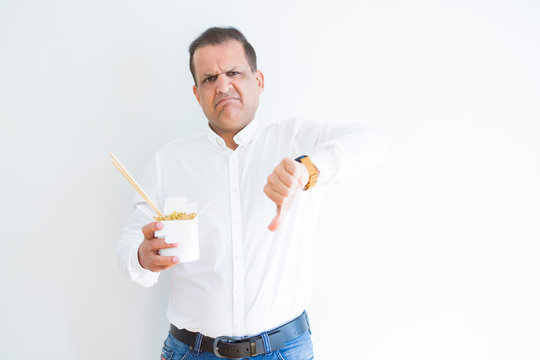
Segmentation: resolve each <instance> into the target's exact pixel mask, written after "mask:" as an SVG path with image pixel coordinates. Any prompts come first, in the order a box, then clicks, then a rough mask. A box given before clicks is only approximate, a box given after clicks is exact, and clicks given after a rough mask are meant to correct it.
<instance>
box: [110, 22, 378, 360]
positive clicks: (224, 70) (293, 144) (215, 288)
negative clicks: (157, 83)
mask: <svg viewBox="0 0 540 360" xmlns="http://www.w3.org/2000/svg"><path fill="white" fill-rule="evenodd" d="M189 50H190V70H191V73H192V75H193V79H194V82H195V84H194V85H193V93H194V95H195V97H196V99H197V101H198V102H199V104H200V106H201V108H202V110H203V112H204V114H205V116H206V117H207V118H208V125H209V129H208V133H207V134H204V135H201V136H195V137H190V138H184V139H179V140H176V141H173V142H171V143H169V144H166V145H165V146H163V147H162V148H161V149H160V150H159V151H158V152H157V153H156V154H155V156H154V158H153V160H152V162H151V163H150V166H149V167H148V169H147V171H146V174H145V176H144V178H143V182H142V183H143V188H144V189H146V190H147V192H148V194H149V196H150V198H151V199H154V201H156V202H157V203H158V204H159V205H158V206H161V208H162V207H163V203H164V201H165V199H166V198H167V197H172V196H180V195H183V196H186V197H188V198H189V200H190V201H193V202H197V203H198V204H200V205H201V206H204V205H205V204H212V205H211V206H210V207H209V208H208V210H207V211H205V212H204V213H202V214H200V216H199V234H200V236H199V237H200V259H199V260H198V261H195V262H186V263H182V259H179V258H177V257H174V256H160V255H159V250H160V249H164V248H169V247H175V246H177V245H176V244H167V243H166V242H165V241H164V240H163V239H159V238H156V237H155V231H157V230H159V229H161V228H162V224H161V223H159V222H152V223H149V224H146V225H144V224H145V223H146V221H145V218H144V215H143V214H142V212H140V211H137V210H136V211H134V213H133V215H132V217H131V218H130V220H129V221H128V223H127V225H126V228H125V231H124V233H123V236H122V239H121V241H120V244H119V258H120V263H121V266H122V267H123V268H124V269H125V270H126V271H127V273H128V275H129V276H130V278H131V279H132V280H134V281H137V282H138V283H140V284H142V285H143V286H151V285H153V284H154V283H155V282H156V281H157V280H158V276H159V272H160V271H163V270H165V269H168V268H171V267H172V268H173V270H172V271H173V274H172V279H171V289H170V299H169V306H168V311H167V316H168V319H169V320H170V322H171V331H170V334H169V336H168V337H167V339H166V340H165V344H164V347H163V350H162V354H161V355H162V358H163V359H186V358H188V357H190V356H194V355H195V356H198V357H199V358H201V359H217V358H220V357H225V358H256V359H285V360H303V359H312V358H313V349H312V343H311V338H310V334H311V330H310V329H309V324H308V321H307V315H306V313H305V311H304V309H305V307H306V306H307V303H308V300H309V297H310V291H311V266H312V264H311V256H310V255H311V243H312V241H313V238H314V237H315V233H314V230H315V224H316V221H317V219H316V215H317V214H316V213H317V211H316V209H317V205H318V204H320V198H321V196H322V192H323V191H322V190H323V189H324V187H325V185H327V184H331V183H337V182H340V181H342V180H346V179H351V178H355V177H358V176H359V175H360V174H362V173H364V172H366V171H368V170H369V169H371V168H372V167H373V166H374V164H375V163H376V162H377V161H378V159H379V158H380V157H381V156H382V154H383V153H384V152H385V150H386V142H385V140H384V137H383V136H382V135H380V134H379V133H378V132H377V131H375V130H373V129H367V128H361V127H358V126H356V125H350V126H332V125H329V124H322V123H313V122H305V121H299V120H297V119H289V120H286V121H282V122H277V123H271V124H265V123H263V122H262V120H260V119H258V118H257V117H256V111H257V107H258V104H259V96H260V95H261V94H262V93H263V91H264V76H263V74H262V72H260V71H259V70H257V63H256V55H255V51H254V49H253V47H252V46H251V45H250V44H249V42H247V40H246V39H245V37H244V36H243V35H242V34H241V33H240V32H239V31H238V30H236V29H234V28H210V29H208V30H206V31H205V32H204V33H203V34H201V35H200V36H199V37H198V38H197V39H195V40H194V41H193V43H192V44H191V46H190V49H189ZM315 185H317V186H316V187H315ZM135 203H136V204H137V203H143V200H142V198H140V197H139V196H137V198H136V199H135ZM141 227H142V232H143V234H144V239H141V236H140V231H141Z"/></svg>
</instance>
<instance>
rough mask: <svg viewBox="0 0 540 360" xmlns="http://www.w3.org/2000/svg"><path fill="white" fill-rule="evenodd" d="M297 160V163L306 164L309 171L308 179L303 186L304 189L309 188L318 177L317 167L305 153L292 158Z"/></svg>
mask: <svg viewBox="0 0 540 360" xmlns="http://www.w3.org/2000/svg"><path fill="white" fill-rule="evenodd" d="M294 160H296V161H298V162H299V163H302V164H304V165H305V166H306V168H307V170H308V173H309V180H308V182H307V184H306V186H304V190H307V189H311V188H312V187H314V186H315V185H316V184H317V180H318V179H319V173H320V171H319V169H317V167H316V166H315V165H314V164H313V163H312V162H311V159H310V158H309V157H308V156H307V155H302V156H299V157H297V158H296V159H294Z"/></svg>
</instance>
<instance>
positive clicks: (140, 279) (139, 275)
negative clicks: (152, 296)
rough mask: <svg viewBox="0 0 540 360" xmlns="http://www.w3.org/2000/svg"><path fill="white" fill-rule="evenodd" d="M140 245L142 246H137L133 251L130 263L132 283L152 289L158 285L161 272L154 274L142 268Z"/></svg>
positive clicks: (129, 269) (129, 270)
mask: <svg viewBox="0 0 540 360" xmlns="http://www.w3.org/2000/svg"><path fill="white" fill-rule="evenodd" d="M139 245H140V244H136V246H134V247H133V248H132V249H131V253H130V261H129V264H128V272H129V277H130V278H131V280H132V281H135V282H137V283H139V284H141V285H142V286H144V287H150V286H152V285H154V284H155V283H157V281H158V278H159V272H153V271H150V270H147V269H145V268H143V267H142V266H141V264H140V263H139V257H138V253H139Z"/></svg>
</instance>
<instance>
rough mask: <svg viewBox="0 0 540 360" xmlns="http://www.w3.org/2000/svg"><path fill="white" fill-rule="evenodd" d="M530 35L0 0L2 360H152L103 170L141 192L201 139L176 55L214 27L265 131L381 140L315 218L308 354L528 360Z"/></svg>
mask: <svg viewBox="0 0 540 360" xmlns="http://www.w3.org/2000/svg"><path fill="white" fill-rule="evenodd" d="M539 24H540V5H539V3H538V2H536V1H532V0H531V1H502V0H501V1H471V0H467V1H465V0H463V1H446V2H444V1H420V0H415V1H406V2H405V1H375V0H373V1H350V2H346V1H332V2H330V1H324V2H315V1H273V2H271V3H270V2H267V3H264V4H259V3H256V2H251V1H244V2H242V1H227V2H225V1H189V2H188V1H172V0H168V1H166V0H164V1H142V0H138V1H128V0H124V1H122V0H114V1H110V0H107V1H97V0H94V1H69V0H57V1H14V0H13V1H10V0H1V1H0V99H1V101H0V121H1V128H0V161H1V162H0V171H1V177H0V178H1V186H0V199H1V201H2V206H1V207H0V209H1V217H0V218H1V220H0V221H1V229H2V233H3V236H2V250H1V254H2V256H1V261H0V264H1V265H0V266H1V274H2V286H1V296H0V357H1V358H2V359H28V358H34V359H55V360H57V359H141V360H142V359H155V358H157V357H158V356H159V351H160V348H161V343H162V341H163V339H164V337H165V335H166V333H167V325H168V324H167V321H166V319H165V307H166V301H167V299H166V297H167V276H165V277H164V278H162V279H161V281H160V283H159V284H158V285H157V286H156V287H154V288H152V289H143V288H141V287H139V286H137V285H135V284H132V283H130V282H129V281H128V280H127V279H125V278H124V277H123V275H122V274H121V273H120V271H119V269H118V267H117V263H116V255H115V251H116V250H115V249H116V243H117V240H118V236H119V233H120V230H121V226H122V225H123V223H124V221H125V220H126V219H127V216H128V213H129V211H130V209H129V207H130V202H131V199H132V196H133V194H134V192H133V190H132V189H131V188H130V187H129V185H128V183H127V182H126V181H125V180H124V179H123V178H121V176H120V175H119V173H118V172H117V171H116V169H114V168H113V166H112V165H111V163H110V161H109V158H108V156H107V153H108V152H109V151H113V152H115V153H116V154H117V155H118V156H119V158H120V159H121V160H122V161H123V162H124V163H125V165H126V166H127V167H128V168H129V169H130V170H131V172H132V173H133V174H134V175H135V176H136V177H140V176H141V175H142V171H143V169H144V168H145V167H146V164H147V162H148V161H149V159H150V157H151V155H152V153H153V152H154V151H155V150H156V149H157V148H158V147H159V146H161V145H162V144H163V143H164V142H166V141H169V140H171V139H173V138H176V137H180V136H186V135H191V134H194V133H196V132H199V131H201V130H203V129H204V128H205V126H206V125H205V121H204V117H203V115H202V112H201V111H200V109H199V108H198V105H197V103H196V101H195V99H194V97H193V95H192V94H191V79H190V74H189V71H188V66H187V62H188V54H187V47H188V45H189V43H190V41H191V40H192V39H193V38H195V37H196V36H197V35H198V34H199V33H200V32H202V31H203V30H204V29H206V28H207V27H209V26H214V25H233V26H236V27H238V28H239V29H241V30H242V31H243V32H244V33H245V34H246V36H247V37H248V39H249V40H250V41H251V42H252V43H253V45H254V46H255V48H256V50H257V51H258V55H259V65H260V68H261V69H262V70H263V71H264V73H265V75H266V92H265V94H264V95H263V98H262V106H261V108H260V113H261V114H262V115H263V116H265V117H278V118H281V117H286V116H291V115H295V116H302V117H306V118H312V119H317V120H327V121H336V120H340V119H352V118H354V119H358V120H360V121H362V122H364V123H365V124H367V125H371V126H374V127H376V128H379V129H380V130H382V131H383V132H385V133H386V134H387V135H388V137H389V138H390V140H391V151H390V153H389V154H388V156H387V158H386V161H385V162H384V163H383V164H382V165H381V166H380V167H379V168H378V169H377V170H376V171H374V172H372V173H371V174H369V175H367V176H365V177H364V178H363V179H362V181H361V182H359V183H356V184H348V185H344V186H341V187H336V188H335V189H332V191H331V196H330V197H329V199H328V201H327V204H326V210H325V214H324V215H325V221H323V222H321V229H320V230H321V231H320V238H319V239H316V243H317V245H316V247H315V254H314V256H315V259H316V269H315V279H314V280H315V292H314V298H313V303H312V306H311V308H310V309H309V311H310V315H311V320H312V327H313V331H314V334H313V335H314V341H315V346H316V353H317V358H318V359H338V358H347V359H385V360H386V359H461V360H463V359H474V360H479V359H490V360H492V359H538V358H540V348H539V347H538V339H539V338H540V307H539V305H538V304H539V303H540V285H539V283H540V281H539V275H540V264H539V261H538V258H539V250H540V245H539V240H540V230H539V216H540V205H539V204H540V186H539V185H540V166H539V165H540V161H539V160H540V145H539V141H538V137H539V135H540V125H539V120H540V105H539V104H540V101H539V99H540V73H539V66H538V64H540V40H539V39H540V36H539V35H540V25H539ZM336 210H339V211H336ZM351 352H352V353H351Z"/></svg>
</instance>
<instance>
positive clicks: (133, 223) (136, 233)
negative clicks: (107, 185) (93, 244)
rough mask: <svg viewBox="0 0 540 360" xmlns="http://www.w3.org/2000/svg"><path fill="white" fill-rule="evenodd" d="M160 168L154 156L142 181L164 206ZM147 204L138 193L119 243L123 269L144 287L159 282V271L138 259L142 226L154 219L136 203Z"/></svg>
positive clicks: (156, 201)
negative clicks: (143, 264)
mask: <svg viewBox="0 0 540 360" xmlns="http://www.w3.org/2000/svg"><path fill="white" fill-rule="evenodd" d="M160 176H161V172H160V168H159V159H158V156H157V155H156V156H154V158H153V159H152V161H151V162H150V165H149V166H148V167H147V169H146V171H145V174H144V176H143V178H142V180H141V182H140V184H141V187H142V188H143V189H144V191H145V192H146V193H147V194H148V196H149V197H150V199H151V200H152V201H153V202H155V203H156V206H158V207H160V208H162V204H161V203H160V199H161V197H160V196H159V195H160V194H159V184H160ZM138 204H142V205H144V206H148V205H146V202H145V201H144V199H143V198H142V197H141V196H140V195H139V194H138V193H137V194H136V196H135V198H134V200H133V212H132V214H131V216H130V218H129V220H128V221H127V223H126V224H125V226H124V229H123V231H122V235H121V237H120V241H119V243H118V249H117V255H118V263H119V265H120V268H121V269H122V271H123V272H124V273H125V274H126V275H127V276H128V278H129V279H131V280H132V281H135V282H137V283H138V284H140V285H142V286H144V287H150V286H152V285H154V284H155V283H157V281H158V278H159V272H153V271H150V270H146V269H145V268H143V267H142V266H141V264H140V263H139V259H138V251H139V245H140V244H141V242H142V241H143V234H142V231H141V229H142V227H143V226H144V225H146V224H148V223H150V222H152V221H153V220H151V219H149V218H148V217H147V216H146V215H145V214H144V213H143V212H142V211H140V210H139V209H137V207H136V205H138Z"/></svg>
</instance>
